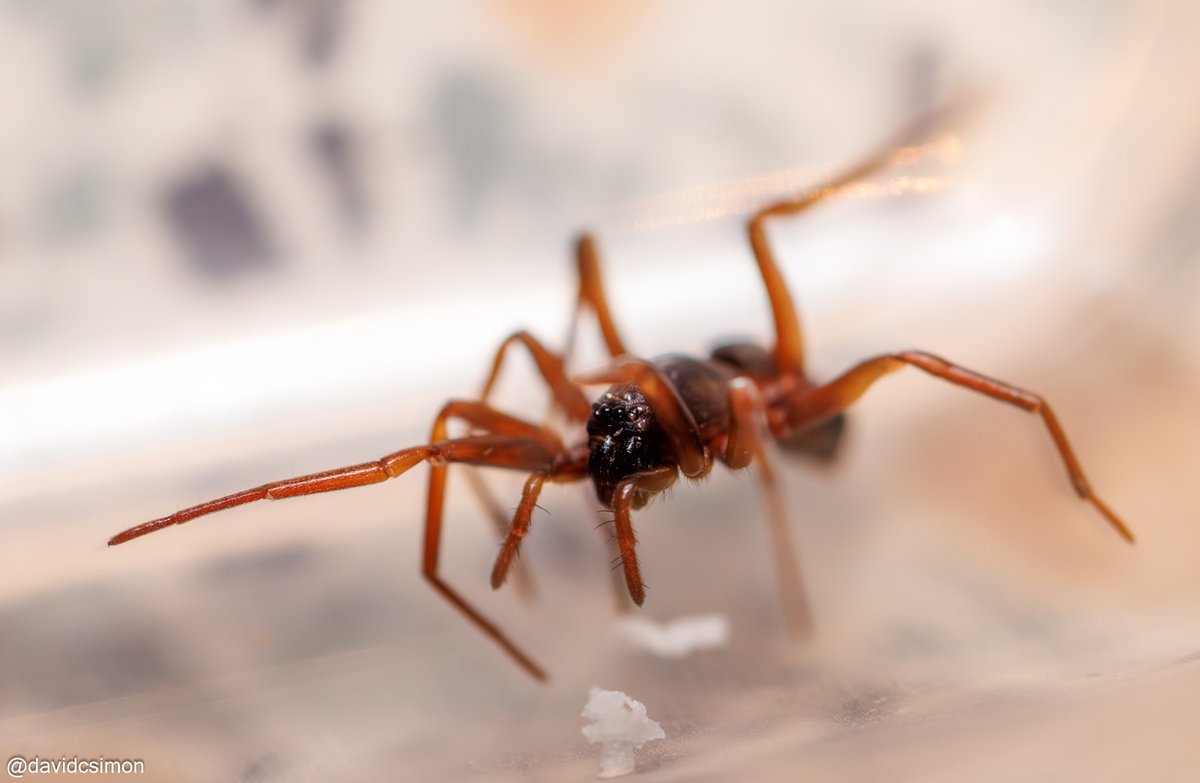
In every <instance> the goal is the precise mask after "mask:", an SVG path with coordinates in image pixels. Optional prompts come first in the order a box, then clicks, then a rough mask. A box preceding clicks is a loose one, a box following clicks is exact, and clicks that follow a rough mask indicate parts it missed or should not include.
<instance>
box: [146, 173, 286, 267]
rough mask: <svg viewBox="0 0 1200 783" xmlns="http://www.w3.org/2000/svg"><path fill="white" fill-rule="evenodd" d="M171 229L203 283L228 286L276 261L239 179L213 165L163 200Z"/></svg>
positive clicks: (180, 184)
mask: <svg viewBox="0 0 1200 783" xmlns="http://www.w3.org/2000/svg"><path fill="white" fill-rule="evenodd" d="M163 209H164V211H165V213H166V218H167V223H168V225H169V227H170V228H171V231H172V232H173V233H174V235H175V237H176V239H177V240H178V241H179V244H180V246H181V248H182V250H183V253H184V256H185V257H186V258H187V260H188V261H189V262H190V263H191V265H192V267H193V268H194V269H195V271H196V272H197V273H198V274H199V275H200V276H202V277H207V278H210V279H213V280H223V279H227V278H229V277H232V276H235V275H237V274H240V273H243V272H247V271H249V270H251V269H255V268H259V269H264V268H268V267H270V266H271V265H272V264H273V263H274V260H275V255H274V253H273V252H272V250H271V243H270V242H269V240H268V239H267V236H266V230H265V229H264V227H263V225H262V221H261V220H260V218H259V217H258V215H257V214H256V213H255V210H254V207H253V205H252V204H251V203H250V200H249V198H248V197H247V195H246V194H245V192H244V191H243V189H242V187H241V185H240V184H239V183H238V181H237V180H236V178H235V177H234V176H233V175H232V174H231V173H229V171H227V170H225V169H223V168H222V167H221V166H220V165H217V164H214V165H212V166H211V167H209V168H207V169H204V170H201V171H200V172H198V173H197V174H196V175H195V176H194V177H191V178H188V179H185V180H183V181H182V182H179V183H176V184H175V185H174V186H172V187H171V188H170V189H169V190H168V191H167V194H166V196H165V197H164V198H163Z"/></svg>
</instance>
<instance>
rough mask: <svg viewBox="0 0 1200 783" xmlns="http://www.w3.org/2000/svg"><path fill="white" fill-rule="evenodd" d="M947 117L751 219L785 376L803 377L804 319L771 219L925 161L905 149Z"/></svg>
mask: <svg viewBox="0 0 1200 783" xmlns="http://www.w3.org/2000/svg"><path fill="white" fill-rule="evenodd" d="M943 119H944V118H939V117H938V116H937V113H931V114H929V115H926V116H923V117H919V118H918V119H917V120H916V121H915V122H914V123H913V124H912V125H911V126H910V127H909V128H907V129H905V130H904V131H903V132H902V133H901V134H899V135H898V136H897V137H896V138H895V140H894V141H893V142H892V143H889V144H887V145H885V146H883V147H881V148H880V149H879V150H877V151H876V152H875V153H874V154H872V155H870V156H869V157H867V158H866V159H865V160H863V161H862V162H861V163H859V164H858V165H856V166H854V167H852V168H850V169H847V170H846V171H844V172H842V173H841V174H839V175H837V176H835V177H833V178H831V179H829V180H827V181H825V182H824V183H823V184H821V185H818V186H817V187H814V188H812V189H810V190H808V191H806V192H804V193H802V194H800V195H798V196H795V197H792V198H787V199H782V200H779V201H775V202H772V203H770V204H767V205H766V206H764V207H762V208H760V209H759V210H758V211H757V212H755V213H754V214H753V215H751V217H750V220H749V221H748V222H747V224H746V232H747V234H748V235H749V239H750V247H751V249H752V250H753V251H754V260H755V262H756V263H757V264H758V271H759V274H760V275H762V279H763V284H764V285H765V286H766V289H767V299H768V300H769V302H770V305H771V315H772V318H773V319H774V322H775V349H774V356H775V363H776V365H777V366H778V368H779V372H780V374H782V375H788V374H793V373H795V374H800V375H803V373H804V338H803V334H802V332H801V329H800V319H799V318H798V317H797V315H796V306H795V303H794V301H793V299H792V296H791V294H790V293H789V292H788V288H787V283H786V282H785V281H784V279H783V274H782V273H781V272H780V271H779V264H778V262H777V261H776V259H775V253H774V252H773V251H772V250H771V244H770V242H768V241H767V232H766V223H767V221H768V220H770V219H771V218H775V217H784V216H790V215H798V214H800V213H802V212H805V211H807V210H809V209H812V208H813V207H815V206H817V205H818V204H820V203H821V202H823V201H826V200H828V199H830V198H832V197H834V196H836V195H838V194H839V193H841V192H842V191H844V190H846V189H847V188H850V187H851V186H853V185H856V184H858V183H859V182H861V181H862V180H864V179H866V178H868V177H871V176H873V175H874V174H876V173H878V172H880V171H882V170H884V169H886V168H888V167H889V166H892V165H902V164H905V163H910V162H913V161H915V160H917V159H918V158H919V157H920V154H919V150H916V149H914V148H912V147H907V146H903V145H906V144H912V143H913V142H914V141H915V140H917V139H920V138H921V137H922V136H924V135H926V134H928V132H929V130H930V128H931V127H932V126H934V125H935V124H937V123H939V122H941V121H942V120H943Z"/></svg>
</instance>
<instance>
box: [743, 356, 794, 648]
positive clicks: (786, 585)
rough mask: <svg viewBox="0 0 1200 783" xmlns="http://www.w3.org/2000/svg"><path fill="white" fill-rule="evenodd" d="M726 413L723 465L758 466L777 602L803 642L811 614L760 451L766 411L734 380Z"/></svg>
mask: <svg viewBox="0 0 1200 783" xmlns="http://www.w3.org/2000/svg"><path fill="white" fill-rule="evenodd" d="M729 411H730V426H729V436H728V440H727V441H726V444H725V451H724V454H723V455H722V461H723V462H724V463H725V464H726V465H728V466H729V467H730V468H733V469H735V470H736V469H739V468H745V467H747V466H749V465H750V463H751V462H752V461H757V463H758V465H757V467H758V471H757V472H758V479H759V481H760V482H761V483H762V488H763V492H764V494H765V495H766V497H767V520H768V522H769V523H770V532H771V550H772V552H773V553H774V555H775V572H776V574H777V575H778V578H779V595H780V601H781V603H782V605H783V611H784V616H785V617H786V619H787V623H788V628H789V630H790V631H791V633H792V635H793V636H794V637H796V638H797V639H803V638H806V637H808V636H810V635H811V633H812V611H811V609H810V607H809V602H808V597H807V592H806V591H805V589H804V582H803V580H801V578H800V569H799V567H798V566H797V564H796V554H795V552H796V549H795V544H794V542H793V541H792V536H791V528H790V526H789V524H788V518H787V512H786V510H785V508H784V505H783V496H782V494H781V493H780V491H779V485H778V484H777V483H776V481H775V471H774V470H773V469H772V467H771V463H770V459H769V457H768V455H767V452H766V450H765V449H764V448H763V439H762V431H763V428H764V427H765V426H766V408H765V406H764V404H763V400H762V395H760V394H759V392H758V387H757V386H755V385H754V384H753V383H752V382H751V381H750V380H749V379H746V378H735V379H733V380H732V381H730V383H729Z"/></svg>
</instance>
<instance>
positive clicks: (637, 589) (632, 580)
mask: <svg viewBox="0 0 1200 783" xmlns="http://www.w3.org/2000/svg"><path fill="white" fill-rule="evenodd" d="M678 475H679V472H678V471H677V470H676V469H675V467H674V466H673V465H664V466H662V467H658V468H653V469H651V470H647V471H643V472H642V473H635V474H633V475H632V476H630V477H628V478H626V479H625V480H623V481H622V482H621V483H620V484H617V489H616V491H615V492H613V526H614V527H615V528H616V533H617V548H618V549H620V550H621V565H622V567H623V568H624V569H625V586H626V587H627V588H628V589H629V597H630V598H632V599H633V602H634V603H635V604H637V605H638V606H641V605H642V602H643V601H645V600H646V585H645V582H643V581H642V571H641V568H640V567H639V566H638V559H637V537H636V536H635V535H634V532H633V501H634V497H635V495H636V493H637V492H638V491H639V490H641V491H644V492H661V491H663V490H664V489H666V488H667V487H669V486H671V485H672V484H674V483H675V479H676V478H677V477H678Z"/></svg>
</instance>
